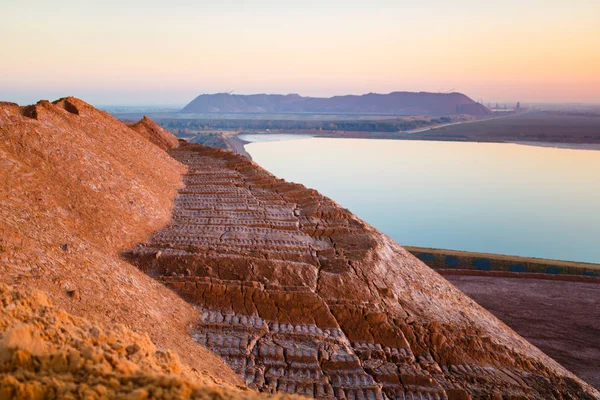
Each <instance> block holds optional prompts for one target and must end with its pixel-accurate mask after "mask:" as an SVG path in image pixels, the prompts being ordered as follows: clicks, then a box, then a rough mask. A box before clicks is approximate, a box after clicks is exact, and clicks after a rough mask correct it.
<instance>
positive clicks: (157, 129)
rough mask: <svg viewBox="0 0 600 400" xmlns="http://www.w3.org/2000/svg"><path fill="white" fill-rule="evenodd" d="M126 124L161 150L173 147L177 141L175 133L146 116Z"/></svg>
mask: <svg viewBox="0 0 600 400" xmlns="http://www.w3.org/2000/svg"><path fill="white" fill-rule="evenodd" d="M128 126H129V127H130V128H131V129H133V130H134V131H136V132H137V133H139V134H140V135H142V137H144V138H146V139H148V140H149V141H150V142H151V143H154V144H155V145H157V146H158V147H160V148H161V149H163V150H168V149H173V148H175V147H177V145H178V143H179V142H178V140H177V137H175V135H173V134H172V133H171V132H169V131H167V130H166V129H164V128H163V127H162V126H160V125H158V124H157V123H156V122H154V121H152V120H151V119H150V118H148V117H146V116H144V117H143V118H142V119H141V120H139V121H138V122H136V123H135V124H129V125H128Z"/></svg>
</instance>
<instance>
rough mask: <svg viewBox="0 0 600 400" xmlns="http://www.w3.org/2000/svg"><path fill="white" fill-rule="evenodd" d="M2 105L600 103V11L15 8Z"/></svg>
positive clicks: (477, 6)
mask: <svg viewBox="0 0 600 400" xmlns="http://www.w3.org/2000/svg"><path fill="white" fill-rule="evenodd" d="M0 37H2V40H1V41H0V100H7V101H15V102H18V103H20V104H28V103H33V102H35V101H37V100H39V99H49V100H53V99H56V98H59V97H63V96H67V95H73V96H77V97H80V98H82V99H84V100H86V101H88V102H90V103H92V104H95V105H184V104H186V103H187V102H189V101H191V100H192V99H193V98H194V97H196V96H197V95H199V94H202V93H217V92H224V91H233V92H234V93H236V94H250V93H281V94H287V93H299V94H301V95H308V96H332V95H338V94H363V93H369V92H378V93H389V92H392V91H398V90H407V91H430V92H446V91H458V92H462V93H465V94H466V95H468V96H470V97H472V98H473V99H475V100H483V101H484V102H485V103H487V102H492V103H495V102H505V101H507V102H508V101H510V102H513V101H521V102H584V103H600V0H570V1H563V0H560V1H559V0H544V1H538V0H526V1H524V0H504V1H481V0H477V1H472V0H453V1H447V0H421V1H402V0H394V1H388V0H369V1H366V0H364V1H353V0H346V1H335V0H329V1H327V0H321V1H314V0H303V1H285V0H280V1H266V0H255V1H241V0H238V1H234V0H221V1H214V2H208V1H204V0H189V1H188V0H170V1H164V0H162V1H154V0H144V1H140V0H130V1H126V0H120V1H117V0H103V1H95V0H86V1H81V0H78V1H71V0H68V1H64V0H54V1H47V0H20V1H8V0H4V1H3V4H2V5H0Z"/></svg>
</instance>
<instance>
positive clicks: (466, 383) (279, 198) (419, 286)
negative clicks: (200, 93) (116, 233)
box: [125, 144, 600, 400]
mask: <svg viewBox="0 0 600 400" xmlns="http://www.w3.org/2000/svg"><path fill="white" fill-rule="evenodd" d="M170 154H171V155H172V156H173V157H174V158H175V159H177V160H178V161H180V162H181V163H182V164H184V165H186V166H187V167H188V172H187V174H186V175H185V176H184V184H185V186H184V187H183V188H182V189H180V190H179V195H178V197H177V199H176V200H175V209H174V211H173V216H172V220H171V222H170V224H169V225H168V226H166V227H165V228H164V229H161V230H160V231H158V232H156V233H155V234H154V235H153V236H152V237H151V238H150V240H149V241H148V242H147V243H145V244H142V245H139V246H138V247H136V248H135V249H134V250H132V251H130V252H128V253H126V254H125V256H126V257H127V258H129V259H130V260H131V261H132V262H133V263H135V264H137V265H138V266H139V267H140V268H141V269H142V270H143V271H144V272H146V273H148V274H149V275H151V276H154V277H156V278H157V279H158V280H159V281H161V282H163V283H164V284H165V285H167V286H168V287H170V288H172V289H174V290H175V291H176V292H178V293H179V294H180V295H181V296H182V297H183V298H184V299H186V300H187V301H188V302H190V303H191V304H193V305H194V306H195V308H196V309H198V310H200V311H201V313H202V316H201V317H200V318H198V320H196V321H195V323H194V326H193V329H192V334H193V337H194V339H195V340H196V341H197V342H199V343H202V344H203V345H205V346H206V347H208V348H209V349H211V350H213V351H214V352H216V353H217V354H219V355H220V356H221V357H223V358H224V359H225V360H226V361H227V363H228V364H229V366H230V367H231V368H232V369H233V370H234V371H236V372H237V373H238V374H239V375H240V376H242V377H243V378H244V380H245V381H246V382H247V384H248V385H249V386H250V387H253V388H257V389H259V390H261V391H267V392H275V391H280V392H288V393H299V394H303V395H307V396H314V397H317V398H323V399H325V398H331V399H333V398H338V399H352V400H359V399H360V400H362V399H384V398H385V399H469V398H481V399H489V398H493V399H501V398H505V399H506V398H509V399H542V398H543V399H552V398H565V399H593V398H596V399H598V398H600V394H599V393H598V392H596V391H595V390H594V389H593V388H591V387H590V386H589V385H587V384H585V383H584V382H582V381H581V380H579V379H578V378H576V377H575V376H574V375H572V374H571V373H569V372H568V371H566V370H565V369H564V368H562V367H561V366H560V365H558V364H557V363H556V362H554V361H553V360H552V359H550V358H549V357H547V356H546V355H544V354H543V353H542V352H540V351H539V350H538V349H537V348H535V347H533V346H532V345H530V344H529V343H528V342H526V341H525V340H524V339H523V338H521V337H520V336H518V335H517V334H516V333H514V332H513V331H512V330H510V329H509V328H508V327H506V326H505V325H504V324H502V323H501V322H500V321H499V320H498V319H496V318H495V317H493V316H492V315H491V314H490V313H488V312H487V311H485V310H484V309H482V308H481V307H479V306H478V305H477V304H475V303H474V302H473V301H472V300H470V299H469V298H468V297H467V296H465V295H464V294H462V293H461V292H460V291H458V290H457V289H456V288H455V287H454V286H452V285H451V284H449V283H448V282H447V281H446V280H444V279H443V278H442V277H440V276H439V275H438V274H436V273H435V272H433V271H432V270H431V269H429V268H428V267H426V266H425V265H424V264H422V263H421V262H420V261H418V260H417V259H416V258H414V257H413V256H411V255H410V254H409V253H408V252H406V251H405V250H404V249H402V248H401V247H400V246H398V245H397V244H396V243H394V242H393V241H392V240H391V239H389V238H388V237H387V236H385V235H383V234H381V233H380V232H378V231H376V230H375V229H374V228H372V227H371V226H369V225H367V224H366V223H364V222H363V221H361V220H359V219H358V218H357V217H356V216H354V215H352V214H351V213H350V212H349V211H348V210H345V209H343V208H341V207H339V206H338V205H337V204H335V203H334V202H333V201H331V200H329V199H327V198H325V197H324V196H322V195H320V194H319V193H317V192H316V191H314V190H309V189H306V188H305V187H303V186H301V185H296V184H291V183H286V182H284V181H283V180H281V179H277V178H276V177H274V176H273V175H271V174H269V173H268V172H266V171H265V170H263V169H262V168H260V167H258V166H257V165H256V164H254V163H252V162H251V161H249V160H247V159H245V158H244V157H241V156H237V155H234V154H231V153H227V152H225V151H222V150H218V149H209V148H206V147H203V146H200V145H191V144H184V145H182V146H180V147H179V148H177V149H174V150H171V151H170Z"/></svg>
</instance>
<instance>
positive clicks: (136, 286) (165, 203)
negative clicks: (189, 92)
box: [0, 98, 242, 385]
mask: <svg viewBox="0 0 600 400" xmlns="http://www.w3.org/2000/svg"><path fill="white" fill-rule="evenodd" d="M185 170H186V167H185V166H183V165H182V164H181V163H179V162H177V161H176V160H174V159H173V158H172V157H170V156H169V155H168V154H166V153H165V152H164V151H163V150H161V149H160V148H158V147H157V146H155V145H154V144H152V143H150V142H149V141H148V140H147V139H146V138H144V137H142V136H141V135H140V134H138V133H137V132H136V131H134V130H132V129H130V128H129V127H127V126H126V125H125V124H123V123H121V122H120V121H118V120H116V119H115V118H113V117H112V116H110V115H109V114H107V113H104V112H101V111H98V110H96V109H95V108H93V107H92V106H90V105H88V104H86V103H84V102H83V101H81V100H78V99H75V98H65V99H61V100H58V101H56V102H54V103H50V102H48V101H41V102H39V103H37V104H35V105H32V106H26V107H19V106H18V105H16V104H12V103H2V104H0V232H1V234H0V283H1V282H4V283H6V284H9V285H11V286H13V287H16V288H26V289H27V288H36V289H40V290H42V291H44V292H46V293H47V294H48V295H49V297H50V298H51V300H52V301H53V302H54V303H55V304H57V305H58V306H59V307H60V308H62V309H64V310H67V311H69V312H71V313H73V314H74V315H77V316H84V317H87V318H90V319H92V320H95V321H98V322H103V323H109V324H110V323H121V324H124V325H125V326H127V327H129V328H130V329H132V330H135V331H138V332H145V333H147V334H148V335H149V336H150V338H151V339H152V340H153V341H154V343H155V344H156V345H157V346H159V347H160V348H170V349H171V350H173V351H174V352H175V353H176V354H178V355H179V356H181V358H182V359H183V361H184V363H185V365H187V366H186V367H184V369H186V368H187V372H188V373H189V374H190V375H194V376H195V377H196V378H195V379H198V381H199V382H205V383H206V382H213V383H214V382H217V383H226V384H231V385H237V384H242V381H241V380H240V379H239V378H238V377H237V376H235V375H234V374H233V373H232V371H231V370H230V369H229V368H228V367H227V366H226V365H225V364H224V363H223V362H222V361H221V360H220V359H219V358H218V357H216V356H215V355H214V354H213V353H211V352H210V351H207V350H206V349H205V348H203V347H202V346H200V345H197V344H195V343H194V342H192V341H191V339H190V337H189V334H188V333H187V327H188V324H189V323H191V322H192V321H195V320H196V319H197V318H198V313H197V312H196V311H195V310H194V309H193V308H192V307H191V306H190V305H188V304H187V303H185V302H184V301H182V300H181V299H180V298H179V297H178V296H176V295H175V294H174V293H173V292H171V291H170V290H168V289H166V288H165V287H164V286H163V285H161V284H159V283H157V282H156V281H155V280H153V279H151V278H149V277H148V276H147V275H145V274H143V273H141V272H140V271H139V270H138V269H137V268H135V267H133V266H132V265H130V264H128V263H126V262H123V261H121V260H120V259H119V252H120V251H121V250H123V249H125V248H127V247H129V246H132V245H133V244H134V243H136V242H138V241H140V240H144V239H145V238H146V237H147V236H148V235H149V234H150V233H151V232H153V231H154V230H156V229H159V228H160V227H161V226H163V225H164V224H166V223H167V222H168V220H169V217H170V210H171V207H172V204H173V199H174V198H175V195H176V190H177V188H178V187H180V186H181V185H182V182H181V174H182V173H183V172H185ZM192 369H193V370H192Z"/></svg>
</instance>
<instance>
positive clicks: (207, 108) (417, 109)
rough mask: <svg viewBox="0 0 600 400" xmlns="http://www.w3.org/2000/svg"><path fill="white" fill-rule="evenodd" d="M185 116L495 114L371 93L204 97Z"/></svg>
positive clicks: (426, 96)
mask: <svg viewBox="0 0 600 400" xmlns="http://www.w3.org/2000/svg"><path fill="white" fill-rule="evenodd" d="M181 112H184V113H214V112H220V113H345V114H389V115H436V116H440V115H456V114H467V115H474V116H483V115H488V114H491V112H490V110H488V109H487V108H486V107H485V106H484V105H482V104H479V103H476V102H474V101H473V100H471V99H470V98H469V97H467V96H465V95H464V94H462V93H426V92H419V93H412V92H393V93H390V94H378V93H369V94H365V95H362V96H354V95H348V96H334V97H330V98H318V97H302V96H299V95H297V94H289V95H278V94H271V95H269V94H254V95H234V94H229V93H218V94H202V95H200V96H198V97H196V98H195V99H194V100H193V101H191V102H190V103H189V104H188V105H187V106H185V107H184V108H183V109H182V110H181Z"/></svg>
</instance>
